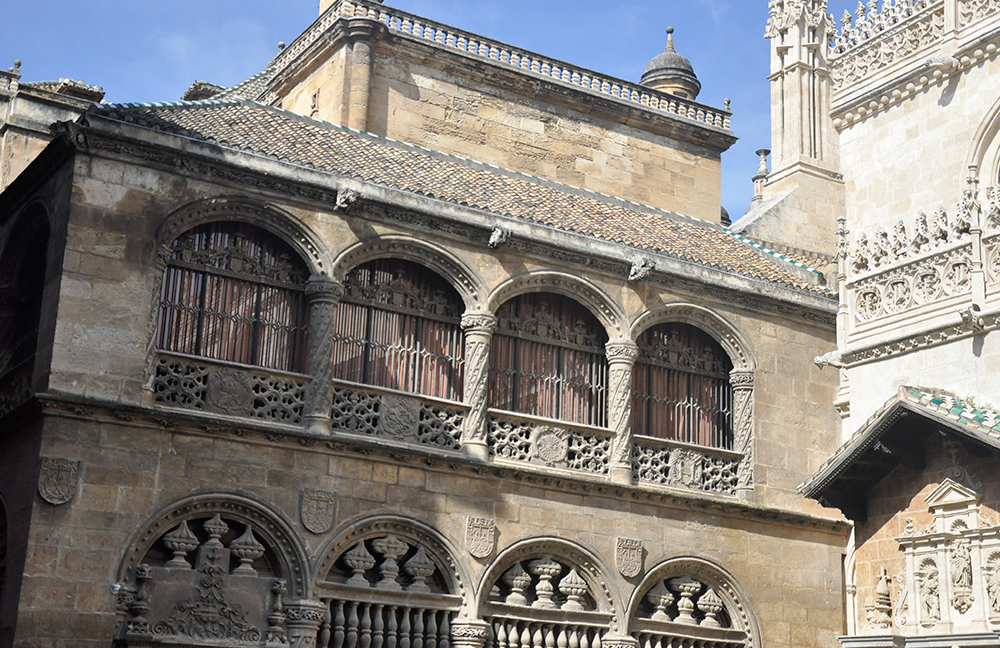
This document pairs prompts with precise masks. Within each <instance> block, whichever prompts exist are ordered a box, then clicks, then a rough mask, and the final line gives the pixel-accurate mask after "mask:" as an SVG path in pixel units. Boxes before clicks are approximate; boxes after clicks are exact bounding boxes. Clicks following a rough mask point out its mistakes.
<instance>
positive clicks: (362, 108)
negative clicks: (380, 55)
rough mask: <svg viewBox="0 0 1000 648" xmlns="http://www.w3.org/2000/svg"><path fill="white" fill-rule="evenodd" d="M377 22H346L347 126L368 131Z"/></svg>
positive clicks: (362, 19)
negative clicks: (349, 49)
mask: <svg viewBox="0 0 1000 648" xmlns="http://www.w3.org/2000/svg"><path fill="white" fill-rule="evenodd" d="M377 28H378V22H377V21H374V20H369V19H367V18H351V19H350V20H348V21H347V38H348V40H349V42H350V44H351V45H350V47H351V59H350V79H351V87H350V95H349V96H348V113H347V114H348V121H347V125H348V126H350V127H351V128H356V129H358V130H362V131H363V130H368V104H369V101H370V99H371V93H372V56H373V54H372V49H373V48H372V40H373V38H374V34H375V30H376V29H377Z"/></svg>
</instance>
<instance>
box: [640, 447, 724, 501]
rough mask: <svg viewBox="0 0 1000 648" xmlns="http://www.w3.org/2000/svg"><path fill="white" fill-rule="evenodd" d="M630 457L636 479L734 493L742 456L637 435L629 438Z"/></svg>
mask: <svg viewBox="0 0 1000 648" xmlns="http://www.w3.org/2000/svg"><path fill="white" fill-rule="evenodd" d="M632 457H633V458H632V462H633V463H632V475H633V478H634V479H635V481H636V483H639V484H658V485H662V486H672V487H674V488H687V489H691V490H699V491H706V492H709V493H717V494H720V495H736V489H737V485H738V483H739V470H740V462H741V461H742V459H743V455H742V454H740V453H738V452H731V451H728V450H719V449H715V448H702V447H699V446H692V445H688V444H683V443H673V442H671V441H665V440H662V439H654V438H651V437H640V436H636V437H634V439H633V450H632Z"/></svg>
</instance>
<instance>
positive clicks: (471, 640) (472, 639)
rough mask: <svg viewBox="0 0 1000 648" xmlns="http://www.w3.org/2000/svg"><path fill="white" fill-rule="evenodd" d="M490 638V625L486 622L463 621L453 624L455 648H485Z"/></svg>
mask: <svg viewBox="0 0 1000 648" xmlns="http://www.w3.org/2000/svg"><path fill="white" fill-rule="evenodd" d="M489 636H490V632H489V625H488V624H487V623H486V622H485V621H476V620H472V619H462V620H458V621H455V622H454V623H452V624H451V645H452V646H453V648H485V646H486V640H487V639H489Z"/></svg>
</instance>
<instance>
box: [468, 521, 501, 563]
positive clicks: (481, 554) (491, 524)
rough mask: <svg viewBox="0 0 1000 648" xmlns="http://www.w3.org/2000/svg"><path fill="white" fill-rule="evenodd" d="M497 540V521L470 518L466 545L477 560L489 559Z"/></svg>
mask: <svg viewBox="0 0 1000 648" xmlns="http://www.w3.org/2000/svg"><path fill="white" fill-rule="evenodd" d="M496 540H497V523H496V520H491V519H489V518H476V517H470V518H469V521H468V523H467V524H466V526H465V544H466V546H467V547H468V549H469V553H470V554H472V555H473V556H475V557H476V558H488V557H489V556H490V555H491V554H492V553H493V548H494V547H495V546H496Z"/></svg>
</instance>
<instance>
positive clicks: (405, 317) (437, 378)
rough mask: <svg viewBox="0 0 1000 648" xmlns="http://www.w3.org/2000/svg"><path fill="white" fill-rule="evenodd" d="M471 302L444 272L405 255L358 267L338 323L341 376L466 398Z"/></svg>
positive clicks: (336, 353)
mask: <svg viewBox="0 0 1000 648" xmlns="http://www.w3.org/2000/svg"><path fill="white" fill-rule="evenodd" d="M463 311H464V306H463V302H462V298H461V297H460V296H459V294H458V292H457V291H456V290H455V289H454V288H453V287H452V286H451V284H449V283H448V282H447V281H445V280H444V279H443V278H442V277H441V276H440V275H438V274H436V273H435V272H433V271H431V270H428V269H427V268H425V267H423V266H421V265H418V264H416V263H411V262H409V261H402V260H399V259H376V260H374V261H369V262H368V263H365V264H363V265H360V266H358V267H356V268H354V269H353V270H351V271H350V272H349V273H348V274H347V277H346V278H345V280H344V298H343V300H342V301H341V303H340V305H339V306H338V308H337V319H336V323H335V326H334V347H333V366H334V378H339V379H341V380H349V381H352V382H357V383H364V384H367V385H374V386H377V387H387V388H390V389H398V390H400V391H405V392H410V393H414V394H423V395H425V396H434V397H437V398H445V399H448V400H455V401H460V400H462V380H463V370H464V366H465V349H464V344H463V339H462V323H461V320H462V312H463Z"/></svg>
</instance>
